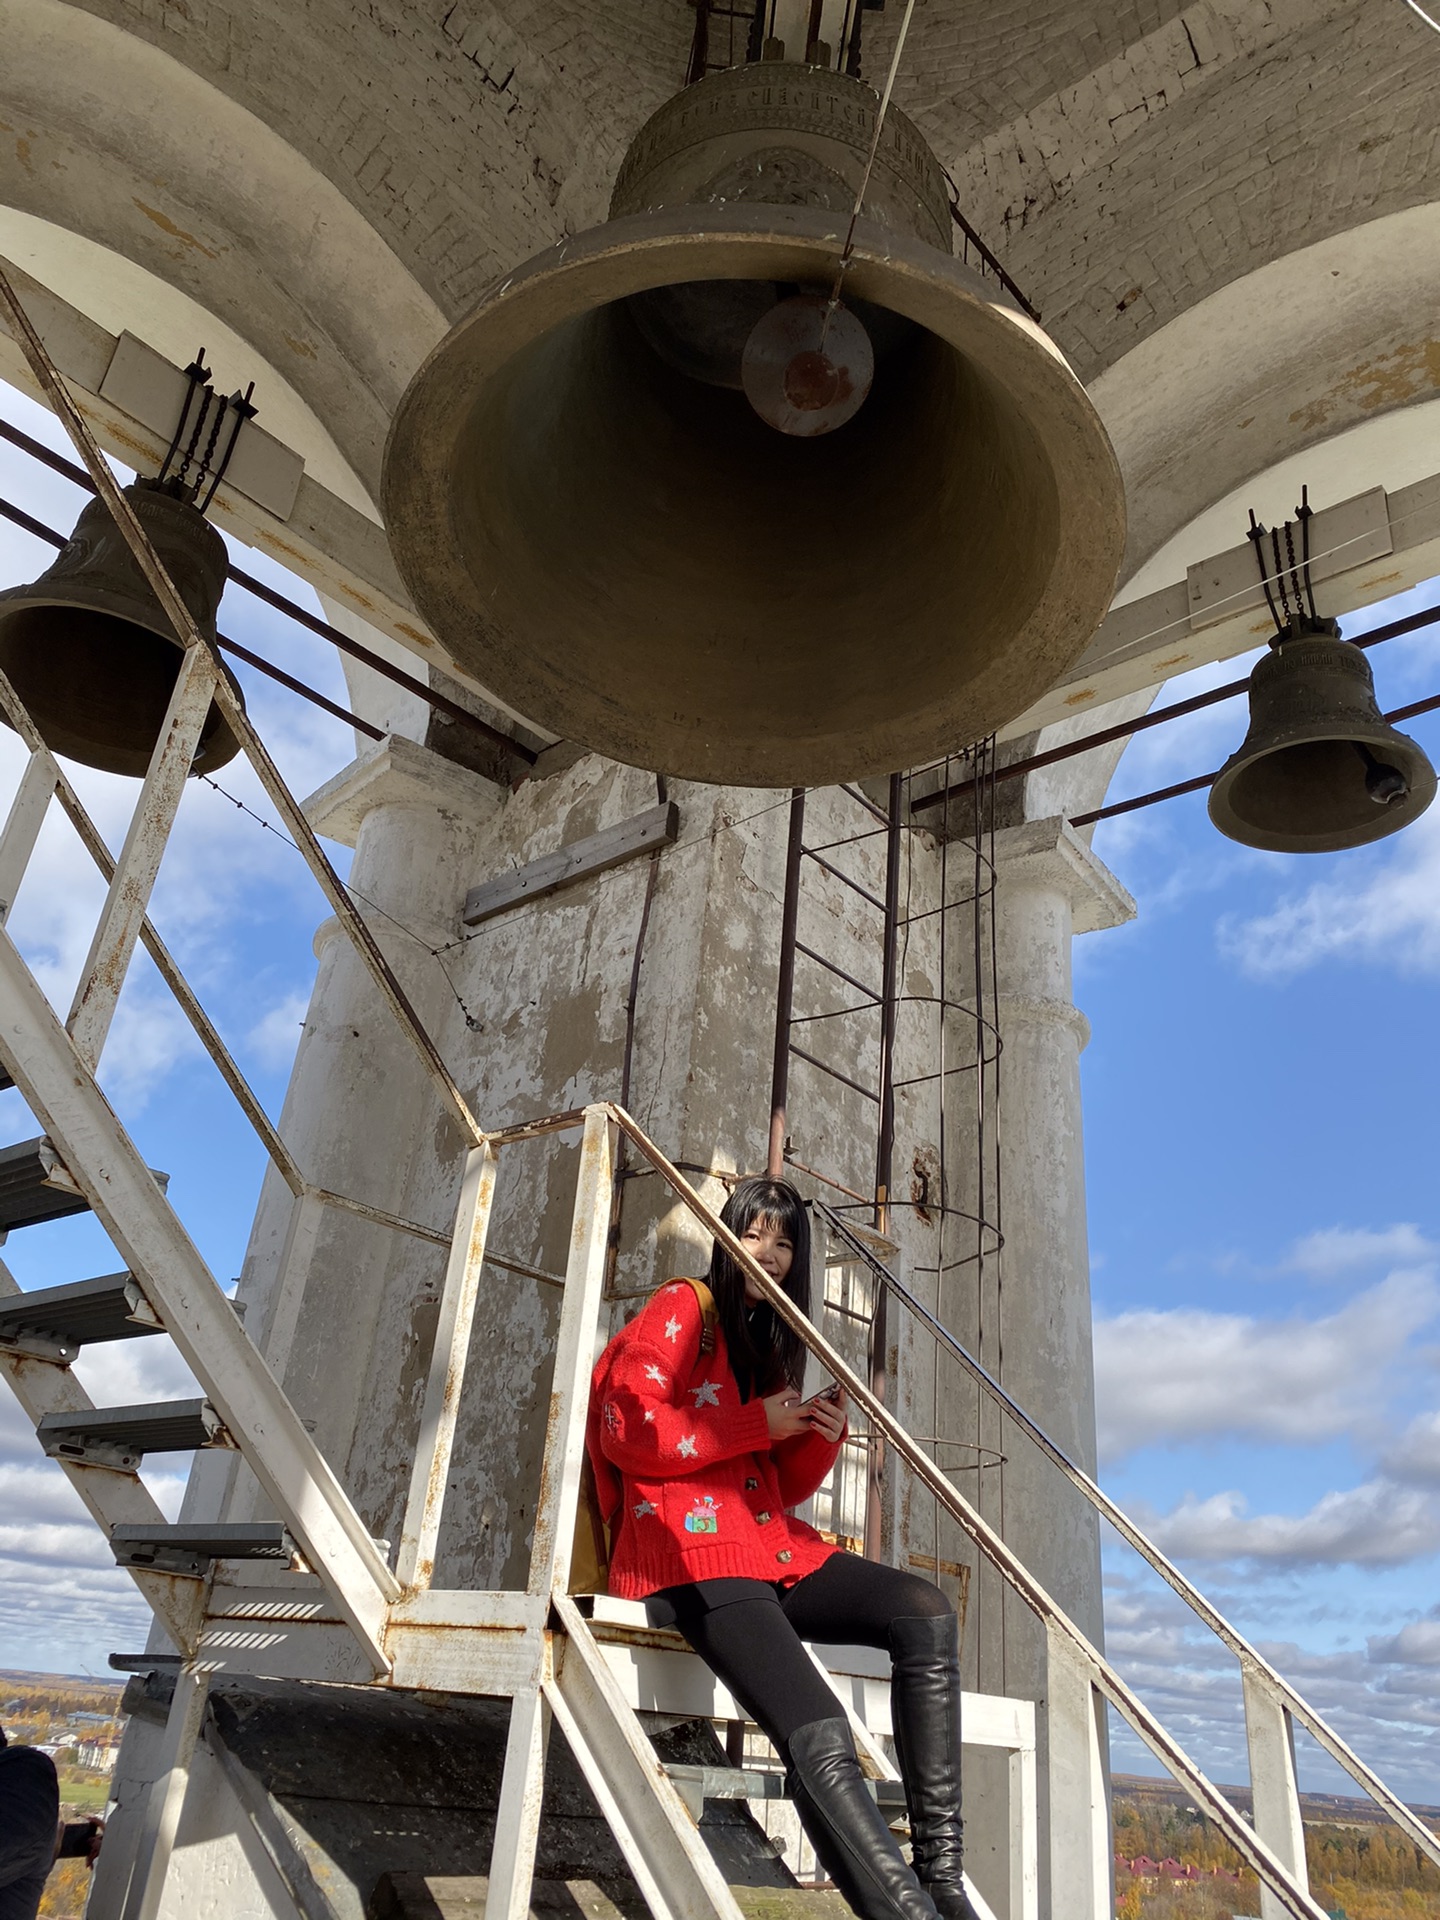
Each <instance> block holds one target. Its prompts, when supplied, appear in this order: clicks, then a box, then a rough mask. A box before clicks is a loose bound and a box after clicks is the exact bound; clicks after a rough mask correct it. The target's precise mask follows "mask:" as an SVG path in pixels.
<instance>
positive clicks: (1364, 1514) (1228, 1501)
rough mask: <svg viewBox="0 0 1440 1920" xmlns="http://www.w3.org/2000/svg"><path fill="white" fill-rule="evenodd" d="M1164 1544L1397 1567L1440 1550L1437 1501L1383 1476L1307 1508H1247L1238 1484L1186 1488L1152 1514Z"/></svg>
mask: <svg viewBox="0 0 1440 1920" xmlns="http://www.w3.org/2000/svg"><path fill="white" fill-rule="evenodd" d="M1147 1531H1148V1532H1149V1533H1150V1535H1151V1537H1152V1538H1153V1539H1154V1540H1155V1542H1156V1544H1157V1546H1159V1547H1160V1548H1161V1549H1162V1551H1164V1552H1165V1553H1167V1554H1169V1555H1171V1557H1172V1558H1176V1559H1182V1560H1214V1561H1231V1562H1233V1561H1237V1560H1247V1561H1248V1560H1258V1561H1264V1562H1268V1563H1270V1564H1272V1565H1285V1566H1292V1567H1299V1566H1322V1565H1323V1566H1340V1565H1348V1566H1358V1567H1397V1566H1402V1565H1404V1564H1405V1563H1406V1562H1407V1561H1411V1560H1418V1559H1422V1558H1424V1557H1425V1556H1426V1555H1427V1554H1431V1553H1435V1552H1437V1551H1440V1506H1437V1505H1436V1503H1435V1501H1433V1500H1432V1499H1431V1498H1429V1496H1428V1495H1427V1494H1425V1493H1423V1492H1422V1491H1420V1490H1419V1489H1418V1488H1414V1487H1401V1486H1397V1485H1396V1484H1395V1482H1394V1481H1392V1480H1388V1479H1384V1478H1378V1479H1375V1480H1368V1481H1366V1482H1365V1483H1364V1484H1363V1485H1362V1486H1358V1487H1350V1488H1347V1489H1346V1490H1345V1491H1343V1492H1333V1493H1326V1494H1323V1495H1322V1496H1321V1497H1320V1499H1319V1500H1317V1501H1316V1503H1315V1505H1314V1506H1313V1507H1312V1508H1311V1509H1310V1511H1309V1512H1308V1513H1301V1514H1285V1513H1257V1514H1251V1513H1249V1512H1248V1511H1247V1503H1246V1500H1245V1496H1244V1495H1243V1494H1241V1493H1237V1492H1234V1491H1227V1492H1224V1493H1215V1494H1211V1495H1210V1496H1209V1497H1208V1498H1207V1499H1204V1500H1197V1499H1196V1498H1195V1497H1194V1495H1193V1494H1187V1495H1186V1497H1185V1499H1183V1500H1182V1501H1181V1502H1180V1504H1179V1505H1178V1506H1177V1507H1174V1508H1173V1509H1172V1510H1171V1511H1170V1512H1169V1513H1167V1514H1161V1515H1155V1516H1152V1517H1151V1518H1150V1519H1149V1522H1148V1526H1147Z"/></svg>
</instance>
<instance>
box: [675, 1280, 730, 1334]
mask: <svg viewBox="0 0 1440 1920" xmlns="http://www.w3.org/2000/svg"><path fill="white" fill-rule="evenodd" d="M683 1283H684V1285H685V1286H687V1287H689V1288H690V1290H691V1292H692V1293H693V1294H694V1295H695V1304H696V1306H698V1307H699V1309H700V1351H701V1352H702V1353H713V1352H714V1351H715V1328H716V1326H717V1325H718V1324H719V1320H720V1313H719V1309H718V1308H717V1307H716V1305H715V1296H714V1294H713V1293H712V1292H711V1291H710V1289H709V1287H708V1286H707V1285H706V1283H705V1282H704V1281H703V1280H693V1279H691V1277H690V1276H689V1275H688V1274H686V1275H684V1276H683ZM679 1284H681V1283H680V1282H679V1281H667V1282H666V1285H667V1286H677V1285H679Z"/></svg>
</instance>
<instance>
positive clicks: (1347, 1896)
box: [1115, 1794, 1440, 1920]
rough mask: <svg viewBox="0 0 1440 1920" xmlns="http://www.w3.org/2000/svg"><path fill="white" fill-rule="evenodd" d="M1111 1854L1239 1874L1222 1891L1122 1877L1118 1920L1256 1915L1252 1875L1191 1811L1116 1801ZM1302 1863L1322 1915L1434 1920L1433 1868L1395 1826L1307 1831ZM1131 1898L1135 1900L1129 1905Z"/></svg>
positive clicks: (1437, 1885) (1439, 1908)
mask: <svg viewBox="0 0 1440 1920" xmlns="http://www.w3.org/2000/svg"><path fill="white" fill-rule="evenodd" d="M1115 1851H1116V1853H1117V1855H1121V1856H1123V1857H1124V1858H1125V1859H1127V1860H1129V1859H1134V1858H1136V1857H1137V1856H1140V1855H1144V1856H1147V1857H1148V1858H1150V1859H1151V1860H1165V1859H1172V1860H1178V1861H1179V1862H1180V1863H1181V1865H1182V1866H1196V1867H1223V1868H1225V1869H1227V1870H1228V1871H1231V1872H1239V1874H1240V1879H1239V1881H1238V1883H1237V1882H1233V1881H1232V1882H1229V1883H1227V1885H1226V1886H1225V1887H1224V1888H1223V1889H1221V1888H1218V1887H1215V1886H1213V1885H1212V1886H1209V1887H1204V1886H1186V1885H1185V1884H1183V1883H1182V1884H1180V1885H1177V1886H1172V1887H1169V1888H1163V1887H1162V1886H1160V1885H1159V1884H1156V1885H1155V1886H1153V1887H1147V1888H1146V1889H1145V1890H1144V1891H1143V1892H1141V1891H1140V1890H1139V1889H1136V1888H1133V1887H1131V1886H1130V1885H1129V1884H1128V1883H1127V1879H1126V1876H1125V1874H1124V1873H1123V1872H1121V1873H1120V1874H1119V1875H1118V1876H1117V1885H1116V1893H1117V1912H1118V1913H1119V1915H1120V1920H1139V1917H1140V1916H1144V1917H1145V1920H1158V1916H1160V1915H1162V1914H1165V1915H1168V1914H1174V1915H1175V1916H1176V1917H1177V1920H1181V1916H1189V1915H1190V1914H1191V1913H1192V1912H1193V1913H1194V1914H1195V1915H1196V1916H1197V1917H1198V1916H1199V1915H1201V1914H1205V1915H1207V1916H1209V1915H1212V1914H1213V1915H1215V1916H1216V1920H1219V1917H1220V1916H1221V1915H1223V1913H1224V1911H1225V1908H1226V1906H1228V1905H1233V1907H1236V1908H1238V1909H1239V1911H1240V1912H1241V1913H1242V1914H1244V1913H1256V1912H1258V1911H1259V1893H1258V1889H1257V1886H1256V1881H1255V1877H1254V1875H1253V1874H1252V1873H1250V1872H1249V1871H1248V1870H1247V1869H1244V1868H1242V1866H1241V1862H1240V1858H1239V1855H1238V1854H1237V1853H1236V1852H1235V1850H1234V1849H1233V1848H1232V1847H1231V1846H1230V1844H1229V1842H1228V1841H1227V1840H1225V1839H1223V1838H1222V1836H1221V1834H1220V1832H1219V1830H1218V1829H1217V1828H1216V1827H1215V1825H1214V1823H1213V1822H1212V1821H1210V1820H1209V1819H1207V1818H1206V1817H1205V1816H1204V1815H1203V1814H1200V1813H1197V1812H1195V1811H1194V1810H1192V1809H1188V1808H1183V1809H1182V1808H1174V1807H1159V1806H1154V1805H1149V1806H1147V1805H1144V1804H1139V1805H1137V1804H1136V1803H1135V1802H1134V1801H1131V1800H1128V1799H1125V1798H1122V1797H1121V1796H1120V1795H1118V1794H1117V1796H1116V1799H1115ZM1305 1855H1306V1862H1307V1865H1308V1867H1309V1871H1310V1890H1311V1892H1312V1893H1313V1894H1314V1896H1315V1898H1316V1900H1317V1901H1318V1902H1319V1904H1320V1905H1321V1906H1322V1907H1324V1908H1326V1909H1327V1910H1328V1911H1331V1912H1343V1913H1344V1914H1345V1915H1346V1920H1440V1867H1436V1866H1435V1865H1434V1864H1433V1863H1432V1862H1431V1861H1430V1860H1429V1858H1428V1857H1427V1856H1426V1855H1425V1854H1423V1853H1421V1851H1420V1849H1419V1848H1418V1847H1417V1846H1415V1845H1414V1843H1413V1842H1412V1841H1410V1840H1407V1839H1406V1837H1405V1836H1404V1834H1402V1833H1401V1831H1400V1829H1399V1828H1398V1827H1396V1826H1393V1825H1390V1824H1389V1823H1386V1824H1384V1825H1379V1826H1370V1827H1350V1826H1340V1825H1337V1824H1334V1823H1332V1822H1328V1821H1317V1822H1315V1823H1314V1824H1307V1825H1306V1828H1305ZM1137 1893H1139V1894H1140V1897H1139V1898H1136V1897H1134V1896H1135V1895H1136V1894H1137Z"/></svg>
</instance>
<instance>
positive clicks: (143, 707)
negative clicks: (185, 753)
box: [0, 480, 240, 775]
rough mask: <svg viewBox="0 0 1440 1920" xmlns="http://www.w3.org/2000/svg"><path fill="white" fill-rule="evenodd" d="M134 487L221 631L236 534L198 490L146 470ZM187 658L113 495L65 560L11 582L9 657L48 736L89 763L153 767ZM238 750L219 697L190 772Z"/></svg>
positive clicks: (138, 769) (7, 665) (155, 535)
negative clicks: (194, 499)
mask: <svg viewBox="0 0 1440 1920" xmlns="http://www.w3.org/2000/svg"><path fill="white" fill-rule="evenodd" d="M125 497H126V499H127V500H128V501H129V502H130V504H131V506H132V507H134V509H135V511H136V513H137V514H138V515H139V517H140V523H141V525H142V526H143V527H144V528H145V531H146V532H147V533H148V534H149V536H150V538H151V540H152V542H153V543H154V546H155V550H156V552H157V553H158V554H159V556H160V558H161V560H162V561H163V562H164V565H165V568H166V571H167V572H168V573H169V575H170V578H171V579H172V580H173V581H174V582H175V586H176V589H177V591H178V592H179V594H180V597H181V599H182V600H183V601H184V602H185V604H186V606H187V607H188V608H189V609H190V611H191V613H192V614H193V615H194V616H195V621H196V624H197V625H198V626H199V628H200V630H201V632H202V633H204V634H206V635H208V636H209V637H210V638H212V639H213V638H214V635H215V614H216V610H217V608H218V607H219V605H220V595H221V593H222V591H223V590H224V586H225V576H226V573H227V571H228V568H229V562H228V559H227V556H226V553H225V542H224V541H223V540H222V539H221V538H220V535H219V534H218V533H217V532H216V531H215V529H214V528H213V527H212V526H211V525H210V523H209V521H208V520H207V519H206V518H205V516H204V514H202V513H200V512H199V511H198V510H197V509H196V508H195V507H193V506H192V505H191V504H190V500H189V497H188V491H185V492H183V493H182V492H179V491H175V490H172V489H171V488H170V487H168V486H162V485H160V484H158V483H157V482H154V481H148V480H137V481H136V482H135V483H134V485H133V486H129V487H127V488H126V489H125ZM180 660H181V651H180V643H179V641H178V640H177V638H176V636H175V632H174V629H173V628H172V626H171V624H170V622H169V621H168V620H167V619H166V617H165V615H164V613H163V612H162V611H161V607H160V602H159V601H158V600H157V599H156V597H155V595H154V593H153V592H152V591H151V588H150V584H149V582H148V581H147V580H146V578H145V576H144V574H143V573H142V572H141V571H140V567H139V564H138V563H137V561H136V559H135V556H134V554H133V553H132V552H131V551H130V548H129V546H128V545H127V544H126V542H125V539H124V537H123V535H122V534H121V532H120V529H119V528H118V527H117V526H116V525H115V522H114V520H113V519H112V518H111V516H110V510H109V508H108V507H107V506H106V505H105V503H104V502H103V501H102V500H92V501H91V502H90V504H89V505H88V506H87V507H86V508H85V511H84V512H83V513H82V514H81V515H80V518H79V519H78V520H77V521H76V523H75V531H74V532H73V533H72V534H71V536H70V538H69V539H68V540H67V541H66V543H65V545H64V546H63V547H62V548H61V550H60V552H59V554H58V556H57V558H56V560H55V564H54V566H52V567H51V568H50V569H49V570H48V571H47V572H45V573H42V574H41V576H40V578H39V579H38V580H35V581H32V582H31V583H30V585H29V586H24V587H11V588H9V589H8V590H7V591H6V592H4V593H0V668H3V669H4V671H5V672H6V673H7V674H8V675H9V676H10V679H11V680H12V681H13V682H14V686H15V691H16V692H17V693H18V694H19V696H20V698H21V699H22V700H23V701H24V703H25V705H26V707H27V708H28V709H29V712H30V717H31V718H32V719H33V720H34V722H35V725H36V726H37V727H38V728H39V729H40V733H41V736H42V738H43V739H44V741H45V744H46V746H48V747H49V748H50V750H51V751H52V752H53V753H59V754H64V755H65V756H66V757H67V758H68V759H71V760H79V761H80V762H81V763H82V764H83V765H85V766H87V767H100V768H102V769H103V770H104V771H105V772H106V773H126V774H137V775H143V774H144V772H145V770H146V769H147V767H148V766H149V764H150V756H151V754H152V753H153V752H154V751H155V743H156V741H157V740H158V739H159V737H160V728H161V725H162V724H163V722H164V719H165V712H166V709H167V707H168V706H169V704H170V696H171V694H172V693H173V692H174V689H175V681H176V679H177V677H178V675H179V672H180ZM230 684H231V686H232V687H234V686H235V682H234V680H233V679H232V680H231V682H230ZM236 691H237V692H238V691H239V689H238V688H236ZM3 717H4V716H3V714H0V718H3ZM239 751H240V743H239V741H238V740H237V739H236V738H235V736H234V734H233V733H232V732H231V731H230V728H229V727H228V726H227V725H226V723H225V721H224V719H223V718H222V716H221V713H220V709H219V708H218V707H216V706H212V707H211V709H210V713H209V717H208V719H207V720H206V722H205V731H204V733H203V734H202V735H201V738H200V746H199V749H198V750H197V752H196V755H195V759H194V763H193V764H192V766H191V772H192V773H209V772H211V771H212V770H213V769H214V768H216V767H223V766H224V765H225V763H226V761H227V760H233V759H234V757H235V755H236V754H237V753H238V752H239Z"/></svg>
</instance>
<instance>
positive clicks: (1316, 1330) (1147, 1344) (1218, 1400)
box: [1095, 1273, 1440, 1460]
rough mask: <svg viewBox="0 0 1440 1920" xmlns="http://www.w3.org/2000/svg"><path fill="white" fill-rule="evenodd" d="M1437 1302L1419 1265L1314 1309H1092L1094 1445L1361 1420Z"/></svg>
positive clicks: (1129, 1448) (1119, 1450)
mask: <svg viewBox="0 0 1440 1920" xmlns="http://www.w3.org/2000/svg"><path fill="white" fill-rule="evenodd" d="M1437 1309H1440V1292H1437V1289H1436V1286H1435V1283H1434V1281H1433V1280H1432V1279H1431V1278H1430V1277H1429V1276H1428V1275H1426V1274H1423V1273H1396V1274H1392V1275H1391V1276H1390V1277H1389V1278H1388V1279H1386V1280H1383V1281H1381V1282H1380V1284H1379V1285H1378V1286H1374V1287H1370V1288H1368V1289H1367V1290H1366V1291H1365V1292H1364V1293H1361V1294H1358V1295H1357V1296H1356V1297H1355V1298H1354V1299H1353V1300H1350V1301H1349V1302H1347V1304H1346V1305H1345V1306H1344V1307H1342V1308H1341V1309H1340V1310H1339V1311H1338V1312H1336V1313H1333V1314H1329V1315H1326V1316H1325V1317H1324V1318H1321V1319H1315V1320H1306V1319H1303V1318H1301V1317H1300V1316H1298V1315H1296V1316H1293V1317H1291V1318H1289V1319H1285V1320H1261V1319H1258V1318H1255V1317H1252V1316H1250V1315H1248V1314H1238V1313H1209V1312H1206V1311H1205V1310H1204V1309H1202V1308H1194V1307H1180V1308H1174V1309H1170V1310H1168V1311H1151V1310H1145V1311H1136V1312H1131V1313H1122V1314H1118V1315H1116V1316H1115V1317H1114V1318H1113V1319H1109V1320H1097V1321H1096V1323H1095V1394H1096V1412H1097V1424H1098V1430H1099V1440H1100V1451H1101V1456H1102V1458H1105V1459H1107V1460H1114V1459H1116V1458H1119V1457H1122V1456H1123V1455H1125V1454H1128V1453H1131V1452H1133V1451H1134V1450H1135V1449H1136V1448H1138V1447H1144V1446H1156V1445H1175V1444H1179V1443H1184V1442H1187V1441H1194V1440H1200V1439H1207V1438H1218V1437H1220V1436H1222V1435H1223V1436H1226V1437H1238V1436H1248V1437H1251V1438H1255V1439H1261V1440H1269V1441H1279V1442H1282V1443H1289V1444H1297V1443H1299V1444H1305V1443H1313V1442H1316V1441H1320V1440H1327V1439H1332V1438H1334V1437H1335V1436H1337V1435H1339V1434H1344V1433H1356V1432H1359V1431H1362V1430H1364V1429H1365V1428H1366V1427H1367V1426H1368V1425H1369V1424H1370V1423H1371V1422H1372V1421H1373V1418H1374V1408H1375V1405H1376V1400H1377V1395H1378V1393H1379V1389H1380V1383H1381V1380H1382V1378H1383V1376H1384V1374H1385V1372H1386V1370H1387V1369H1388V1368H1389V1367H1390V1366H1391V1365H1392V1364H1393V1363H1394V1362H1395V1361H1396V1359H1397V1358H1398V1357H1399V1355H1400V1353H1401V1350H1402V1349H1403V1348H1404V1346H1405V1344H1406V1342H1407V1341H1408V1340H1409V1339H1410V1338H1411V1337H1412V1335H1414V1334H1415V1333H1417V1332H1418V1331H1419V1330H1420V1329H1421V1328H1422V1327H1424V1326H1425V1325H1426V1324H1427V1323H1428V1322H1429V1321H1430V1320H1431V1319H1433V1317H1434V1316H1435V1313H1436V1311H1437Z"/></svg>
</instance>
